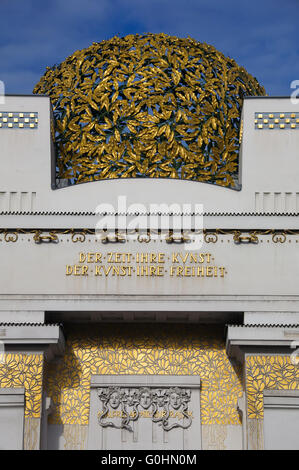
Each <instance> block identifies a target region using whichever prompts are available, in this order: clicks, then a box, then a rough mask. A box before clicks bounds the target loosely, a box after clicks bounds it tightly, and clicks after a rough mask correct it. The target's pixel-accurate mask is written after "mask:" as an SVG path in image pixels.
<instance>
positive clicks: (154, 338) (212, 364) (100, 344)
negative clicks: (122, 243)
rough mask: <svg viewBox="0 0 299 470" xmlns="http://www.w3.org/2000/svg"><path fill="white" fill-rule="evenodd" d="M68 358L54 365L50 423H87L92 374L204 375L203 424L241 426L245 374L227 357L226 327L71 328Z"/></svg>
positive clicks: (48, 380) (49, 386)
mask: <svg viewBox="0 0 299 470" xmlns="http://www.w3.org/2000/svg"><path fill="white" fill-rule="evenodd" d="M66 336H67V344H66V352H65V356H64V358H63V359H61V361H60V362H59V363H56V364H49V365H48V366H47V373H46V387H47V390H48V394H49V396H51V398H52V403H53V413H52V414H51V416H50V422H51V423H62V424H82V425H86V424H88V419H89V394H90V377H91V374H161V375H162V374H164V375H167V374H169V375H176V374H177V375H185V374H186V375H199V376H200V378H201V384H202V385H201V387H202V388H201V417H202V422H203V424H214V423H218V424H239V423H240V419H239V415H238V412H237V399H238V397H240V396H241V395H242V386H241V378H240V370H235V369H234V368H233V367H232V365H231V363H230V361H229V359H228V357H227V355H226V352H225V344H224V341H223V331H222V328H219V327H216V326H215V327H213V328H206V327H198V326H194V325H192V326H186V325H169V326H166V325H165V326H162V325H159V326H157V325H133V324H132V325H117V324H115V325H107V324H106V325H103V324H102V325H93V326H85V327H81V326H80V327H75V326H73V327H69V328H68V329H66Z"/></svg>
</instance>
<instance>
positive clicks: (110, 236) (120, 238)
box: [102, 230, 126, 244]
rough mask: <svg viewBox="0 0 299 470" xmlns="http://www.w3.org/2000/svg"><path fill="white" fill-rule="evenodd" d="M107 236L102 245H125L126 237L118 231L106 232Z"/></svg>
mask: <svg viewBox="0 0 299 470" xmlns="http://www.w3.org/2000/svg"><path fill="white" fill-rule="evenodd" d="M105 233H106V236H105V237H103V238H102V243H105V244H106V243H125V242H126V236H125V234H123V233H120V232H118V231H117V230H116V231H115V232H113V233H108V232H105Z"/></svg>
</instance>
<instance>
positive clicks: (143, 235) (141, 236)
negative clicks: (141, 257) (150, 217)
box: [137, 231, 151, 243]
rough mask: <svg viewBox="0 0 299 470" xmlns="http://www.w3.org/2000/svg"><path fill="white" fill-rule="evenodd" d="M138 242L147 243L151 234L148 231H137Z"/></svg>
mask: <svg viewBox="0 0 299 470" xmlns="http://www.w3.org/2000/svg"><path fill="white" fill-rule="evenodd" d="M137 240H138V241H139V243H149V242H150V241H151V234H150V232H149V231H148V232H147V233H139V234H138V236H137Z"/></svg>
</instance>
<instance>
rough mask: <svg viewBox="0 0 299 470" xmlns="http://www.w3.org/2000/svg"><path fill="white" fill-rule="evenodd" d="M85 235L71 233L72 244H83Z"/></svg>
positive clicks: (82, 233)
mask: <svg viewBox="0 0 299 470" xmlns="http://www.w3.org/2000/svg"><path fill="white" fill-rule="evenodd" d="M85 239H86V235H85V233H84V232H75V233H72V242H74V243H77V242H81V243H83V242H85Z"/></svg>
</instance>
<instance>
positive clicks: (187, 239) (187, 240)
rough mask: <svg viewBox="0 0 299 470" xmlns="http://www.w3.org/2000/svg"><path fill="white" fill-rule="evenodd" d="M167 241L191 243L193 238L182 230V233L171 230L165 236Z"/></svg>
mask: <svg viewBox="0 0 299 470" xmlns="http://www.w3.org/2000/svg"><path fill="white" fill-rule="evenodd" d="M165 241H166V243H169V244H170V243H190V242H191V239H190V237H189V236H188V235H186V234H185V233H184V232H182V233H181V234H180V235H176V234H174V233H173V231H170V232H169V235H168V237H166V238H165Z"/></svg>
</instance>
